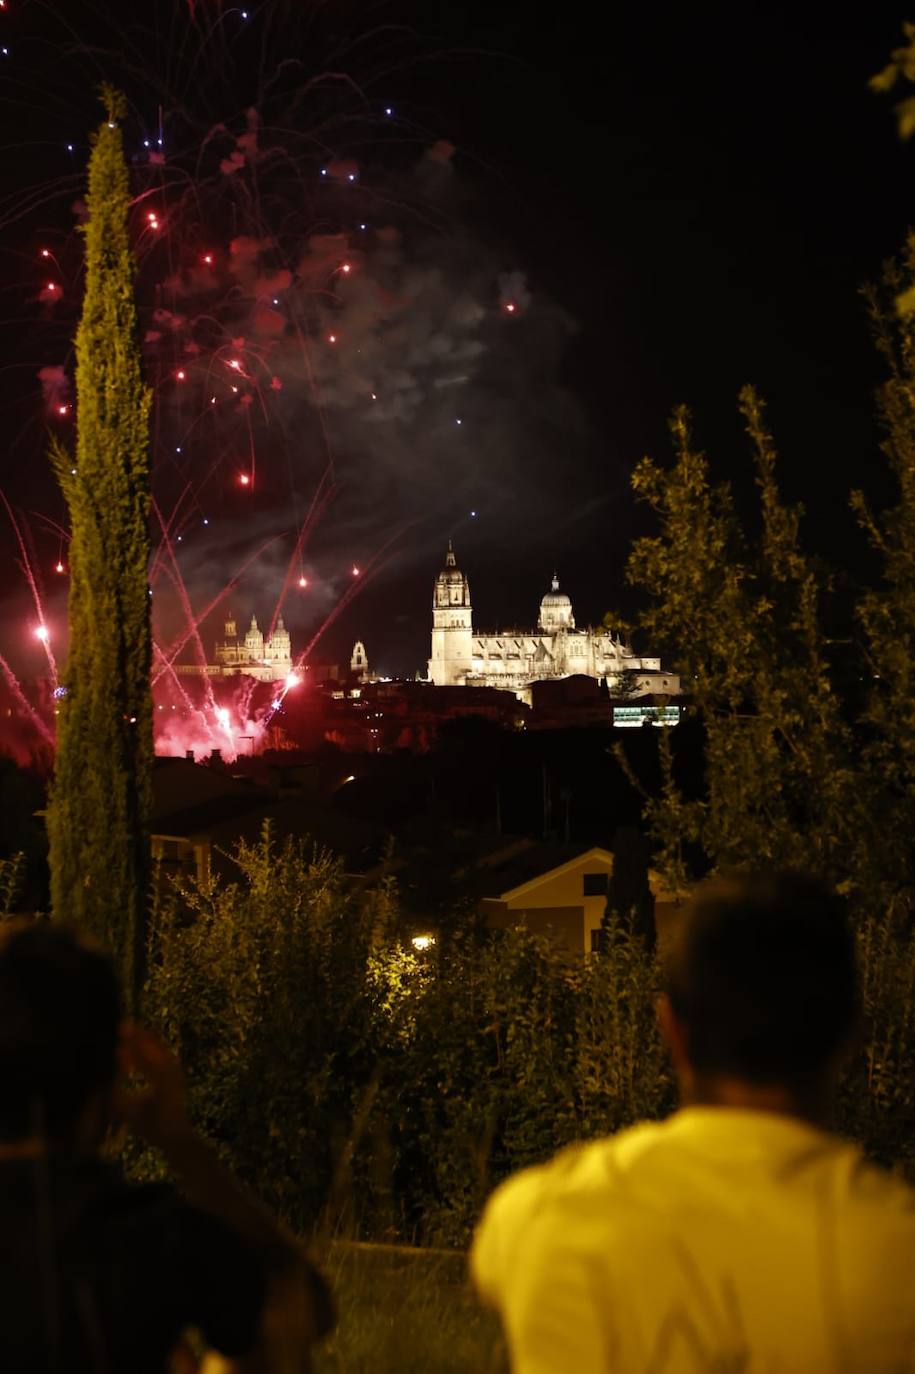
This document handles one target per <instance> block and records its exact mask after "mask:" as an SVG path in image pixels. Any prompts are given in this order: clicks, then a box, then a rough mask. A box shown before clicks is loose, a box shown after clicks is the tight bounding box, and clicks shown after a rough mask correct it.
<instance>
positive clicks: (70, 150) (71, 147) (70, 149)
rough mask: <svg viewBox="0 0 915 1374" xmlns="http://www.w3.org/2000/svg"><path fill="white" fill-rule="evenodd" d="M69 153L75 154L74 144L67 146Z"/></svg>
mask: <svg viewBox="0 0 915 1374" xmlns="http://www.w3.org/2000/svg"><path fill="white" fill-rule="evenodd" d="M67 152H68V153H72V152H73V144H72V143H68V144H67Z"/></svg>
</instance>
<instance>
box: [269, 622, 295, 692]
mask: <svg viewBox="0 0 915 1374" xmlns="http://www.w3.org/2000/svg"><path fill="white" fill-rule="evenodd" d="M264 657H265V658H266V660H267V662H268V663H269V664H270V666H271V668H272V669H273V670H274V672H275V674H276V676H277V677H278V678H279V677H285V676H286V674H287V673H289V672H291V671H292V644H291V642H290V639H289V631H288V630H287V629H286V625H285V622H284V621H283V617H282V616H280V617H279V619H278V620H277V622H276V625H275V626H274V627H273V634H272V635H271V636H270V638H269V639H268V640H267V642H266V644H265V645H264Z"/></svg>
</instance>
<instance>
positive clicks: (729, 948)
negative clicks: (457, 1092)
mask: <svg viewBox="0 0 915 1374" xmlns="http://www.w3.org/2000/svg"><path fill="white" fill-rule="evenodd" d="M667 979H668V981H667V991H666V994H665V996H664V997H663V998H662V999H661V1004H660V1007H659V1015H660V1021H661V1026H662V1030H663V1033H664V1035H665V1038H666V1040H667V1043H668V1045H669V1047H670V1052H671V1056H672V1059H673V1064H674V1068H675V1070H676V1075H677V1079H678V1081H679V1086H680V1093H681V1099H682V1102H683V1106H682V1107H681V1108H680V1110H679V1111H678V1112H676V1113H675V1114H674V1115H673V1116H672V1117H670V1118H669V1119H668V1120H667V1121H664V1122H660V1123H655V1122H652V1123H645V1124H643V1125H639V1126H635V1127H633V1128H631V1129H629V1130H626V1131H623V1132H621V1133H620V1134H619V1135H617V1136H615V1137H612V1138H608V1139H605V1140H597V1141H594V1142H592V1143H590V1144H585V1145H579V1146H574V1147H572V1148H571V1149H568V1150H565V1151H563V1152H562V1153H561V1154H559V1155H558V1156H557V1157H556V1158H555V1159H554V1160H553V1161H552V1163H549V1164H546V1165H544V1166H542V1167H540V1168H534V1169H528V1170H525V1171H524V1172H522V1173H520V1174H518V1175H516V1176H515V1177H514V1178H512V1179H509V1180H508V1181H507V1182H506V1183H504V1184H503V1185H502V1186H501V1187H500V1188H499V1189H498V1190H497V1191H496V1192H495V1194H494V1195H493V1197H492V1198H491V1200H490V1202H489V1204H488V1207H487V1209H486V1212H485V1215H484V1217H483V1220H482V1223H481V1225H480V1227H479V1230H478V1232H477V1236H476V1239H475V1242H474V1248H473V1254H472V1268H473V1273H474V1277H475V1279H476V1282H477V1285H478V1287H479V1289H480V1291H481V1293H482V1294H483V1296H484V1297H485V1298H486V1299H488V1300H489V1301H490V1302H491V1303H493V1304H494V1305H495V1306H496V1307H497V1308H498V1310H499V1311H500V1312H501V1315H502V1318H503V1324H504V1327H505V1330H506V1333H507V1339H508V1343H509V1347H510V1351H511V1355H512V1360H513V1369H514V1371H515V1374H598V1371H600V1374H634V1371H638V1374H770V1371H771V1374H827V1371H828V1374H889V1372H890V1371H894V1372H895V1374H902V1372H903V1371H915V1193H913V1191H912V1190H910V1189H909V1188H907V1187H906V1186H905V1185H904V1184H902V1183H901V1182H899V1181H897V1180H895V1179H894V1178H892V1177H891V1176H890V1175H888V1174H885V1173H884V1172H882V1171H881V1170H879V1169H877V1168H874V1167H872V1166H871V1165H870V1164H868V1163H867V1162H866V1161H865V1160H864V1158H863V1157H862V1154H861V1151H860V1150H859V1149H857V1148H856V1147H855V1146H854V1145H851V1144H848V1143H846V1142H845V1141H843V1140H840V1139H839V1138H838V1137H836V1136H834V1135H831V1134H829V1133H828V1132H827V1131H826V1129H825V1122H826V1121H827V1119H828V1115H829V1110H830V1104H831V1099H832V1095H833V1089H834V1085H835V1080H836V1076H837V1073H838V1070H839V1067H840V1064H841V1060H842V1057H843V1051H844V1050H845V1048H846V1046H847V1044H848V1041H849V1038H850V1036H851V1035H852V1033H853V1030H854V1027H855V1022H856V974H855V959H854V948H853V942H852V936H851V933H850V931H849V928H848V924H847V920H846V917H845V913H844V910H843V907H842V904H841V903H840V901H839V899H838V898H836V897H835V896H833V895H832V894H831V893H830V892H829V891H828V890H826V889H825V888H823V887H822V886H821V885H820V884H819V883H816V882H814V881H813V880H811V879H807V878H803V877H801V876H798V875H792V874H784V875H773V876H767V877H754V878H746V879H740V880H734V881H731V882H720V883H717V884H715V885H709V886H708V887H706V888H705V889H704V890H701V891H700V893H699V894H698V896H697V898H696V900H695V901H694V902H693V904H692V906H691V907H690V908H689V909H688V910H687V911H686V913H685V914H684V918H683V922H682V927H681V929H680V930H679V932H678V935H677V937H676V939H675V943H674V948H673V950H672V954H671V958H670V961H669V968H668V973H667Z"/></svg>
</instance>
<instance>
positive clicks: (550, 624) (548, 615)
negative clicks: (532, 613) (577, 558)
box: [538, 573, 575, 630]
mask: <svg viewBox="0 0 915 1374" xmlns="http://www.w3.org/2000/svg"><path fill="white" fill-rule="evenodd" d="M538 624H539V628H540V629H542V630H558V629H560V628H563V627H565V628H568V629H570V630H571V629H574V628H575V617H574V616H573V615H572V602H571V601H570V600H569V598H568V597H567V596H566V594H565V592H561V591H560V590H559V578H558V577H557V576H556V574H555V573H553V581H552V584H551V588H550V590H549V591H548V592H547V594H546V596H545V597H544V598H543V600H542V601H541V602H540V618H539V622H538Z"/></svg>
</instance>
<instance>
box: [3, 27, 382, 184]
mask: <svg viewBox="0 0 915 1374" xmlns="http://www.w3.org/2000/svg"><path fill="white" fill-rule="evenodd" d="M4 51H5V49H4ZM346 179H347V181H355V180H356V173H355V172H349V173H348V174H347V177H346Z"/></svg>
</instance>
